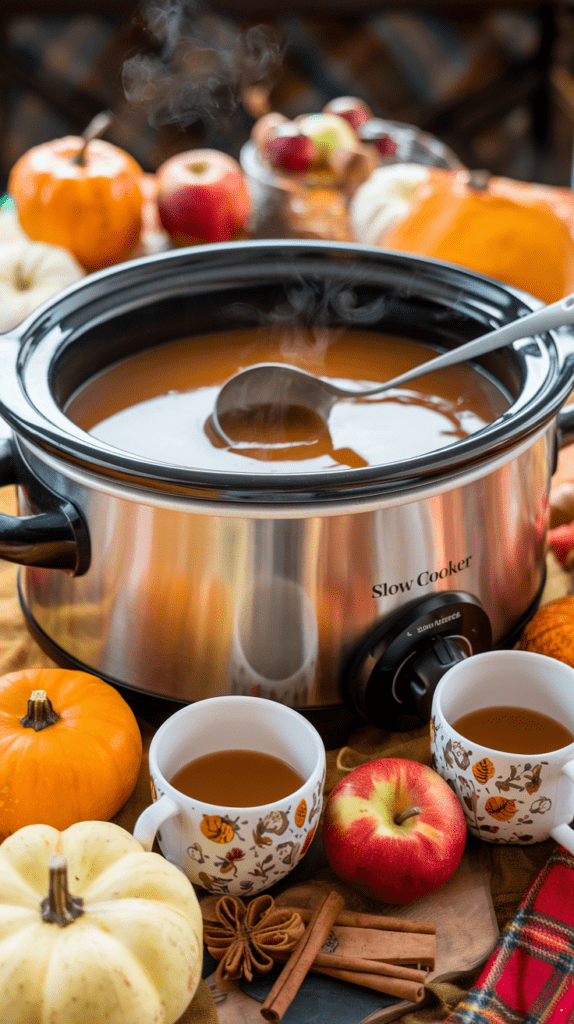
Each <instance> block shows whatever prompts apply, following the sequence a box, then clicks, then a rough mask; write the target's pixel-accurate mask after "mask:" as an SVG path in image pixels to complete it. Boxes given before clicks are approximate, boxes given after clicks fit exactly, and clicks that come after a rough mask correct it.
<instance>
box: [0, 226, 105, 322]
mask: <svg viewBox="0 0 574 1024" xmlns="http://www.w3.org/2000/svg"><path fill="white" fill-rule="evenodd" d="M7 217H8V214H3V215H2V220H1V221H0V227H2V226H3V225H4V223H5V219H6V218H7ZM1 239H2V232H0V333H3V332H5V331H9V330H11V329H12V328H13V327H16V326H17V324H19V323H21V322H22V320H24V319H25V318H26V317H27V316H28V315H29V314H30V313H33V312H34V310H35V309H37V307H38V306H41V305H42V303H43V302H46V301H47V300H48V299H51V298H52V296H53V295H56V293H57V292H59V291H61V290H62V289H63V288H66V287H67V286H68V285H69V284H73V283H74V281H78V280H79V279H80V278H81V277H84V273H85V272H84V270H83V269H82V267H81V266H80V264H79V263H78V262H77V260H76V259H75V257H74V256H72V254H71V252H68V250H67V249H63V248H62V247H61V246H59V245H48V243H47V242H33V241H32V239H30V238H28V237H27V236H26V235H23V234H22V235H21V236H20V237H18V235H14V237H12V238H8V239H7V240H6V241H2V240H1Z"/></svg>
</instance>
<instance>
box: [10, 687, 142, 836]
mask: <svg viewBox="0 0 574 1024" xmlns="http://www.w3.org/2000/svg"><path fill="white" fill-rule="evenodd" d="M141 758H142V739H141V733H140V730H139V726H138V724H137V721H136V718H135V715H134V714H133V712H132V710H131V708H130V707H129V705H128V704H127V703H126V701H125V700H124V698H123V697H122V696H121V695H120V694H119V693H118V691H117V690H115V689H114V688H113V686H110V685H109V684H108V683H105V682H103V680H101V679H98V678H97V677H96V676H92V675H89V674H88V673H87V672H76V671H73V670H67V669H56V668H54V669H42V668H38V669H24V670H23V671H20V672H10V673H9V674H8V675H5V676H2V677H1V678H0V836H1V837H2V838H5V837H6V836H7V835H11V834H12V833H13V832H16V830H17V829H19V828H22V827H23V826H24V825H36V824H42V825H52V826H53V827H54V828H57V829H59V830H63V829H66V828H69V826H70V825H72V824H75V823H76V822H78V821H95V820H99V821H106V820H109V819H110V818H111V817H113V815H114V814H115V813H116V812H117V811H118V810H119V809H120V807H122V805H123V804H124V803H125V801H126V800H127V798H128V797H129V796H130V794H131V792H132V790H133V789H134V787H135V784H136V781H137V777H138V773H139V769H140V764H141Z"/></svg>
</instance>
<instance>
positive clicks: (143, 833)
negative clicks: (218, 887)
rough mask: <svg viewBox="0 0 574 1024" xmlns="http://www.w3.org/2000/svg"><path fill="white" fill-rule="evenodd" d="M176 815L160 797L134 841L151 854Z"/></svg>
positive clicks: (170, 803) (165, 798)
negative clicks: (162, 830) (160, 830)
mask: <svg viewBox="0 0 574 1024" xmlns="http://www.w3.org/2000/svg"><path fill="white" fill-rule="evenodd" d="M176 814H179V807H178V806H177V804H176V803H175V802H174V801H173V800H172V799H171V798H170V797H169V796H160V798H159V800H156V802H155V803H153V804H150V805H149V807H146V808H145V810H144V811H142V813H141V814H140V816H139V818H138V820H137V821H136V823H135V826H134V831H133V836H134V839H137V841H138V843H141V844H142V846H143V848H144V850H146V851H147V852H148V853H149V852H150V850H151V848H152V846H153V843H154V839H155V836H156V832H157V830H158V828H159V827H160V825H162V824H163V822H164V821H167V819H168V818H173V817H174V816H175V815H176ZM573 835H574V833H573Z"/></svg>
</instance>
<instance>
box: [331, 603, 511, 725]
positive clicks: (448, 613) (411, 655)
mask: <svg viewBox="0 0 574 1024" xmlns="http://www.w3.org/2000/svg"><path fill="white" fill-rule="evenodd" d="M491 645H492V629H491V626H490V620H489V618H488V615H487V614H486V612H485V610H484V608H483V607H482V604H481V603H480V601H479V600H478V598H477V597H474V596H473V595H472V594H467V593H466V592H464V591H445V592H442V593H438V594H433V595H431V596H430V597H427V598H424V599H423V600H422V601H416V602H413V603H412V604H409V605H408V606H406V607H403V608H402V609H401V610H400V611H398V612H395V613H394V615H392V616H390V617H389V618H387V619H385V620H383V621H382V622H380V623H379V624H378V626H377V627H376V629H375V630H373V632H372V633H371V634H370V636H369V637H367V639H366V640H365V641H364V642H363V644H362V645H361V647H360V649H359V650H358V652H357V653H356V654H355V656H354V657H353V659H352V660H351V663H350V666H349V670H348V672H347V674H346V678H345V683H344V685H345V689H346V696H347V699H348V700H349V701H350V703H351V704H352V705H354V708H355V710H356V711H358V712H359V714H360V715H361V716H362V717H363V718H365V719H366V720H367V721H368V722H369V724H370V725H374V726H377V727H378V728H380V729H387V730H389V731H393V732H400V731H403V730H405V729H414V728H416V727H417V726H419V725H421V723H423V722H428V721H429V718H430V712H431V705H432V696H433V693H434V690H435V687H436V685H437V683H438V681H439V679H440V678H441V676H443V675H444V673H445V672H446V671H447V669H448V668H450V667H451V665H454V664H455V663H456V662H457V661H461V660H462V659H463V658H467V657H470V656H471V655H472V654H477V653H478V652H479V651H488V650H490V648H491Z"/></svg>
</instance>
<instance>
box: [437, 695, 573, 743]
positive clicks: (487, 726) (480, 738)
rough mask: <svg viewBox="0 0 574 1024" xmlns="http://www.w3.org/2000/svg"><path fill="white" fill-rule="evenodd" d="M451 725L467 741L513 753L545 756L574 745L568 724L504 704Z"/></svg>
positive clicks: (472, 713)
mask: <svg viewBox="0 0 574 1024" xmlns="http://www.w3.org/2000/svg"><path fill="white" fill-rule="evenodd" d="M452 724H453V728H454V729H456V731H457V732H459V733H460V734H461V735H462V736H464V737H465V738H466V739H467V740H472V741H473V742H474V743H480V744H481V745H482V746H483V747H495V748H496V749H497V750H506V751H508V752H509V753H511V754H544V753H546V751H548V750H560V748H561V747H567V746H568V744H569V743H574V733H573V732H571V731H570V729H567V728H566V726H565V725H562V723H561V722H557V721H556V720H555V719H554V718H551V717H550V715H545V714H543V713H542V712H541V711H532V710H531V709H530V708H521V707H513V706H507V705H504V704H501V705H494V706H492V707H488V708H479V709H478V710H477V711H469V712H467V714H465V715H462V717H461V718H457V720H456V722H453V723H452Z"/></svg>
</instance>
